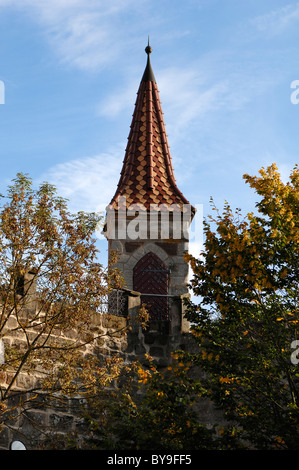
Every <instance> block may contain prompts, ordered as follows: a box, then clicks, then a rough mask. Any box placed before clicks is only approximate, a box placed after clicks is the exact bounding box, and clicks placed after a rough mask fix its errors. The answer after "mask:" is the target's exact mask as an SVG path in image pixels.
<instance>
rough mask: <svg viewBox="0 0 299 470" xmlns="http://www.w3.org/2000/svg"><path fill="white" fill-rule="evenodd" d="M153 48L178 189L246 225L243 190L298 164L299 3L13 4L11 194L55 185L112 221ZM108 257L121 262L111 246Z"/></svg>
mask: <svg viewBox="0 0 299 470" xmlns="http://www.w3.org/2000/svg"><path fill="white" fill-rule="evenodd" d="M148 35H149V36H150V42H151V46H152V48H153V53H152V55H151V62H152V67H153V70H154V73H155V76H156V79H157V83H158V87H159V90H160V98H161V101H162V107H163V111H164V119H165V123H166V129H167V133H168V140H169V143H170V149H171V154H172V159H173V165H174V171H175V175H176V179H177V183H178V186H179V188H180V189H181V191H182V192H183V193H184V195H185V196H186V197H187V198H188V199H189V201H190V202H191V203H192V204H193V205H202V207H203V212H204V215H207V214H209V213H210V212H211V210H210V205H209V199H210V196H212V197H213V198H214V200H215V202H216V205H217V206H218V207H219V208H220V209H222V207H223V204H224V201H228V202H229V203H230V204H231V206H232V207H233V208H235V207H240V208H241V209H242V212H243V213H246V212H248V211H250V210H253V209H254V204H255V202H256V200H257V198H256V195H255V194H254V193H253V191H252V190H250V188H249V187H248V186H247V185H246V184H245V182H244V180H243V179H242V175H243V174H244V173H249V174H252V175H254V174H257V173H258V170H259V169H260V168H261V167H262V166H268V165H270V164H271V163H274V162H275V163H276V164H277V165H278V168H279V169H280V171H281V173H282V175H283V177H284V178H287V176H288V174H289V172H290V170H291V169H292V168H293V166H294V165H295V163H296V162H298V129H299V104H298V105H296V104H293V103H292V102H291V99H290V98H291V93H292V91H294V90H292V89H291V83H292V82H293V81H294V80H299V51H298V48H299V46H298V44H299V2H296V1H287V0H286V1H284V0H263V1H260V0H184V1H182V0H180V1H177V0H138V1H137V0H109V2H107V1H102V0H88V1H87V0H0V80H1V83H2V84H4V86H5V102H4V104H0V122H1V125H0V142H1V146H0V159H1V173H0V190H1V191H2V192H3V191H5V188H6V187H7V185H8V184H9V183H10V181H11V179H12V178H14V177H15V175H16V173H17V172H24V173H29V175H30V176H31V177H32V178H33V180H34V182H35V183H36V184H39V183H40V182H41V181H49V182H51V183H53V184H55V185H56V187H57V190H58V193H59V194H60V195H61V196H64V197H67V198H68V199H69V206H70V208H71V210H73V211H77V210H86V211H94V210H104V208H105V207H106V205H107V204H108V203H109V201H110V198H111V196H112V195H113V193H114V190H115V187H116V184H117V182H118V178H119V173H120V170H121V167H122V161H123V157H124V152H125V147H126V142H127V137H128V134H129V126H130V123H131V118H132V113H133V109H134V104H135V98H136V93H137V90H138V86H139V82H140V80H141V77H142V74H143V71H144V68H145V64H146V54H145V52H144V48H145V46H146V44H147V38H148ZM99 244H100V249H101V250H102V251H103V253H104V252H106V250H107V246H106V242H105V241H103V240H102V241H100V242H99Z"/></svg>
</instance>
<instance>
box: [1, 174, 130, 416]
mask: <svg viewBox="0 0 299 470" xmlns="http://www.w3.org/2000/svg"><path fill="white" fill-rule="evenodd" d="M2 198H3V204H2V206H1V208H0V282H1V285H0V340H1V344H2V346H3V345H4V348H5V354H4V357H5V361H2V362H4V363H3V364H1V365H0V377H1V387H0V405H1V410H2V414H1V416H0V422H2V423H4V422H7V420H8V418H9V417H10V414H11V412H12V405H9V406H8V407H6V408H5V403H6V402H7V400H8V399H11V398H12V397H14V398H15V402H16V398H17V407H18V410H22V409H25V408H26V409H28V406H29V402H30V401H31V400H34V399H36V398H37V396H38V394H39V393H42V396H43V406H46V405H45V399H46V398H47V397H49V398H51V397H54V398H55V399H56V400H57V398H58V393H59V394H60V395H59V396H60V397H62V396H64V395H65V396H72V395H74V394H75V393H79V392H80V394H82V393H83V394H84V393H88V392H90V390H93V389H94V387H99V384H102V385H103V386H104V385H105V384H107V382H108V381H109V380H112V378H113V377H112V376H113V374H114V373H115V369H113V373H112V374H110V376H109V374H108V372H107V369H105V368H104V367H103V364H101V363H100V361H99V359H98V358H97V356H96V355H95V354H93V353H92V349H91V346H92V345H93V344H94V342H95V340H96V339H97V337H98V336H99V331H98V330H97V329H96V327H95V324H94V322H93V320H94V317H95V315H96V313H97V312H99V311H101V307H102V306H103V300H104V298H105V296H107V294H108V293H109V292H110V290H111V288H112V287H118V286H119V285H120V282H121V279H120V277H119V274H118V273H117V272H114V271H112V269H111V268H110V267H108V269H106V268H104V267H103V266H102V265H101V264H100V263H99V262H98V250H97V248H96V242H95V239H94V238H93V237H94V232H95V229H96V227H97V224H99V223H100V217H99V216H98V215H97V214H95V213H90V214H86V213H83V212H79V213H77V214H70V213H69V212H68V210H67V204H66V200H64V199H63V198H61V197H58V196H57V194H56V189H55V188H54V187H53V186H52V185H50V184H48V183H43V184H41V185H40V187H39V188H38V189H37V190H34V189H33V185H32V181H31V179H30V178H29V177H28V176H26V175H23V174H18V175H17V177H16V178H15V179H14V180H13V183H12V185H11V186H10V187H9V188H8V193H7V196H6V197H5V198H4V197H2ZM2 356H3V354H2ZM113 367H114V366H113ZM110 372H111V369H110ZM109 377H110V378H109ZM24 392H25V393H24ZM10 403H12V401H11V402H10ZM56 403H57V401H56Z"/></svg>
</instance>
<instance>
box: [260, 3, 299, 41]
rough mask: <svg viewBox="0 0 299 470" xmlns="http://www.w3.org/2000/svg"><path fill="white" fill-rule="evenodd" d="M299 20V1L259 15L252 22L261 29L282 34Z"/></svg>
mask: <svg viewBox="0 0 299 470" xmlns="http://www.w3.org/2000/svg"><path fill="white" fill-rule="evenodd" d="M298 21H299V3H298V2H295V3H290V4H288V5H286V6H284V7H282V8H278V9H276V10H272V11H271V12H269V13H266V14H264V15H260V16H257V17H256V18H254V19H253V20H252V21H251V23H252V24H253V25H254V26H255V27H256V28H257V29H258V30H259V31H263V32H268V33H270V34H272V35H273V34H274V35H276V34H280V33H282V32H283V31H285V30H286V29H287V28H289V27H291V26H292V25H293V24H295V23H296V22H298Z"/></svg>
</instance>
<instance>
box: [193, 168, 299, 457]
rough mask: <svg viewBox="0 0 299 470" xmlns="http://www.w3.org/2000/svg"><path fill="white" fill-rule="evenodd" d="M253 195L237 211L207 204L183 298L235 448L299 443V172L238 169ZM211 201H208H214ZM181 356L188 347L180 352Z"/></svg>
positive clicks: (199, 359) (209, 386)
mask: <svg viewBox="0 0 299 470" xmlns="http://www.w3.org/2000/svg"><path fill="white" fill-rule="evenodd" d="M244 179H245V181H246V183H248V184H249V185H250V187H251V188H253V189H254V190H255V192H256V193H257V195H258V196H259V201H258V203H257V204H256V211H254V212H252V213H249V214H247V216H245V217H242V215H241V211H240V210H239V209H237V210H236V211H233V210H232V209H231V207H230V206H229V204H226V205H225V208H224V211H223V213H220V212H219V211H218V210H217V209H216V208H215V207H214V206H213V209H214V211H215V216H213V215H211V216H210V217H209V219H208V220H206V221H205V223H204V232H205V244H204V250H203V252H202V254H201V256H200V257H199V258H198V259H196V258H194V257H192V256H188V257H187V258H188V260H189V261H190V264H191V267H192V270H193V279H192V281H191V288H192V290H193V293H194V296H195V299H196V298H197V299H198V301H197V300H195V299H194V300H193V301H192V302H189V304H188V313H187V316H188V319H189V320H190V321H191V322H192V327H193V333H194V337H195V338H196V340H197V342H198V345H199V351H200V352H199V354H197V355H195V356H193V357H192V358H191V357H185V360H190V359H192V360H193V361H194V363H196V364H198V365H199V366H200V367H201V369H202V370H203V371H204V372H206V373H207V380H205V382H204V383H203V385H204V386H205V389H206V392H205V396H207V397H208V398H210V399H211V400H213V401H214V403H215V404H216V405H217V406H218V407H219V408H220V409H221V410H223V413H224V417H225V419H226V420H227V421H228V423H230V424H229V425H228V426H226V427H223V428H222V430H221V432H224V431H225V432H226V434H227V432H229V433H230V434H231V436H234V437H235V445H236V447H242V446H244V447H246V448H253V449H254V448H256V449H297V450H298V449H299V428H298V426H299V410H298V405H299V363H298V362H299V361H298V357H299V354H298V353H299V348H298V346H299V341H298V340H299V338H298V333H299V330H298V325H299V305H298V302H299V170H298V167H297V166H295V168H294V169H293V171H292V172H291V174H290V178H289V181H288V182H287V183H283V181H282V180H281V177H280V174H279V172H278V170H277V167H276V166H275V165H272V166H270V167H268V168H267V169H264V168H262V169H261V170H260V172H259V175H258V176H255V177H252V176H249V175H247V174H246V175H244ZM212 204H213V203H212ZM186 356H187V355H186Z"/></svg>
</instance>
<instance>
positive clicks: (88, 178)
mask: <svg viewBox="0 0 299 470" xmlns="http://www.w3.org/2000/svg"><path fill="white" fill-rule="evenodd" d="M123 149H124V144H123V145H120V146H119V147H116V148H115V149H114V150H112V151H111V152H107V153H102V154H99V155H95V156H92V157H86V158H80V159H76V160H70V161H67V162H65V163H61V164H58V165H55V166H53V167H51V168H49V169H48V170H47V172H46V173H44V174H43V175H42V176H41V177H40V180H45V181H48V182H49V183H51V184H54V186H56V188H57V191H58V194H59V195H60V196H62V197H64V198H66V199H68V200H69V208H70V210H71V211H73V212H77V211H79V210H83V211H87V212H93V211H96V212H104V211H105V208H106V207H107V205H108V204H109V202H110V200H111V198H112V196H113V195H114V192H115V189H116V186H117V183H118V179H119V174H120V171H121V167H122V161H123V154H124V150H123Z"/></svg>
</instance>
